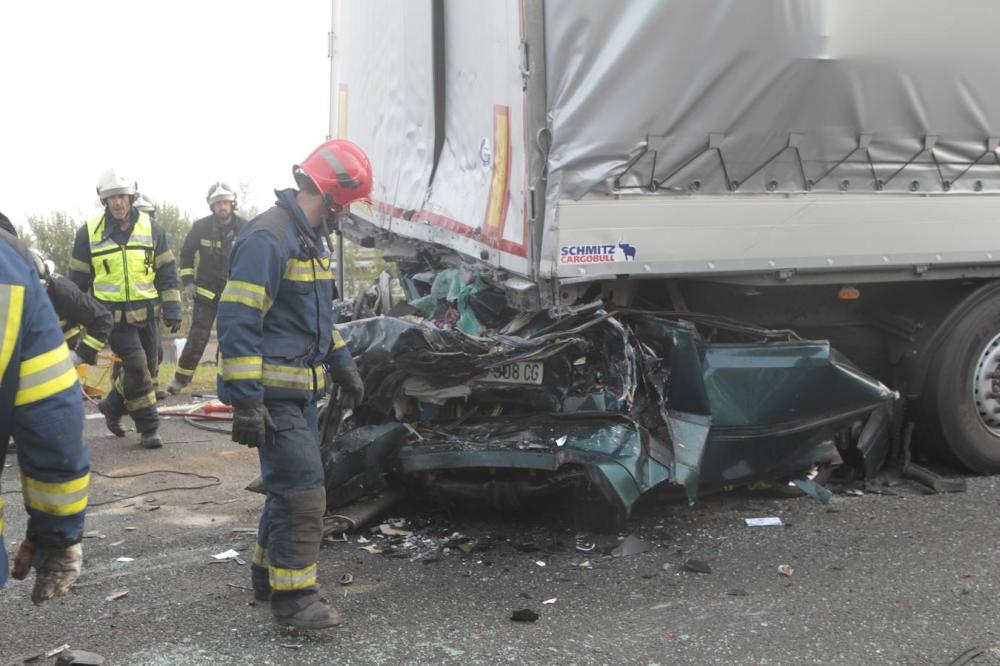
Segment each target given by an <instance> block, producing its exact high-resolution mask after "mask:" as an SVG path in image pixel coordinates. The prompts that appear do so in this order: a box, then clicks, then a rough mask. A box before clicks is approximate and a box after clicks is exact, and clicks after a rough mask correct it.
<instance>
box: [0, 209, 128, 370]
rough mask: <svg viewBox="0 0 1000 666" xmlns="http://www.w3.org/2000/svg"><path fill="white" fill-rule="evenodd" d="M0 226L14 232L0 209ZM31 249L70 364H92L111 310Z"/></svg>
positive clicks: (102, 343) (104, 339)
mask: <svg viewBox="0 0 1000 666" xmlns="http://www.w3.org/2000/svg"><path fill="white" fill-rule="evenodd" d="M0 229H3V230H4V231H6V232H8V233H10V234H11V235H13V236H17V231H16V230H15V229H14V225H13V224H11V222H10V220H9V219H8V218H7V216H6V215H4V214H3V213H0ZM30 252H31V255H30V256H31V259H32V260H33V261H34V264H35V270H36V271H37V272H38V275H39V277H40V278H41V280H42V286H43V287H44V288H45V293H46V294H47V295H48V297H49V300H50V301H51V302H52V307H53V308H55V311H56V316H57V317H59V326H60V327H61V328H62V332H63V339H64V340H66V344H67V346H69V355H70V358H71V359H72V361H73V365H80V364H81V363H86V364H87V365H94V364H95V363H97V352H99V351H101V350H102V349H104V346H105V345H106V344H107V343H108V336H109V335H111V327H112V326H113V325H114V321H113V320H112V318H111V312H109V311H108V309H107V308H105V307H104V306H103V305H101V304H100V303H99V302H98V301H97V299H95V298H94V297H93V296H91V295H90V294H85V293H83V292H82V291H80V290H79V289H78V288H77V286H76V285H75V284H73V283H72V282H71V281H70V280H68V279H67V278H65V277H63V276H62V275H58V274H57V273H55V272H54V271H53V270H52V269H51V268H50V267H49V266H48V262H45V261H44V260H43V259H42V257H41V255H39V254H38V253H37V252H35V251H34V250H30Z"/></svg>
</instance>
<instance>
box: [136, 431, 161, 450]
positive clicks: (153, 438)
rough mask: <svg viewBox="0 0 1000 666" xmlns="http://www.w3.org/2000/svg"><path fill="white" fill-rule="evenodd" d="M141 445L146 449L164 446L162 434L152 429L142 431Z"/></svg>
mask: <svg viewBox="0 0 1000 666" xmlns="http://www.w3.org/2000/svg"><path fill="white" fill-rule="evenodd" d="M139 446H141V447H142V448H144V449H159V448H162V447H163V440H162V439H160V434H159V433H158V432H157V431H155V430H150V431H149V432H144V433H142V435H141V437H140V439H139Z"/></svg>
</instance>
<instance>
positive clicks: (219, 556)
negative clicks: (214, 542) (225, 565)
mask: <svg viewBox="0 0 1000 666" xmlns="http://www.w3.org/2000/svg"><path fill="white" fill-rule="evenodd" d="M239 556H240V554H239V553H237V552H236V551H235V550H233V549H232V548H230V549H229V550H227V551H225V552H224V553H216V554H215V555H212V559H216V560H231V559H233V558H236V557H239Z"/></svg>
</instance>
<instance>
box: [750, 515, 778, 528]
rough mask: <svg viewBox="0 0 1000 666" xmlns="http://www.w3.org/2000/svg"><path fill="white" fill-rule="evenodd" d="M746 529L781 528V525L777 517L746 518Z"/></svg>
mask: <svg viewBox="0 0 1000 666" xmlns="http://www.w3.org/2000/svg"><path fill="white" fill-rule="evenodd" d="M745 520H746V524H747V527H781V526H782V525H783V523H782V522H781V518H778V517H777V516H767V517H766V518H746V519H745Z"/></svg>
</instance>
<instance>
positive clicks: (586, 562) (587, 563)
mask: <svg viewBox="0 0 1000 666" xmlns="http://www.w3.org/2000/svg"><path fill="white" fill-rule="evenodd" d="M576 566H578V567H580V568H581V569H593V568H594V565H593V564H591V563H590V560H584V561H583V562H579V563H577V565H576Z"/></svg>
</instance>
